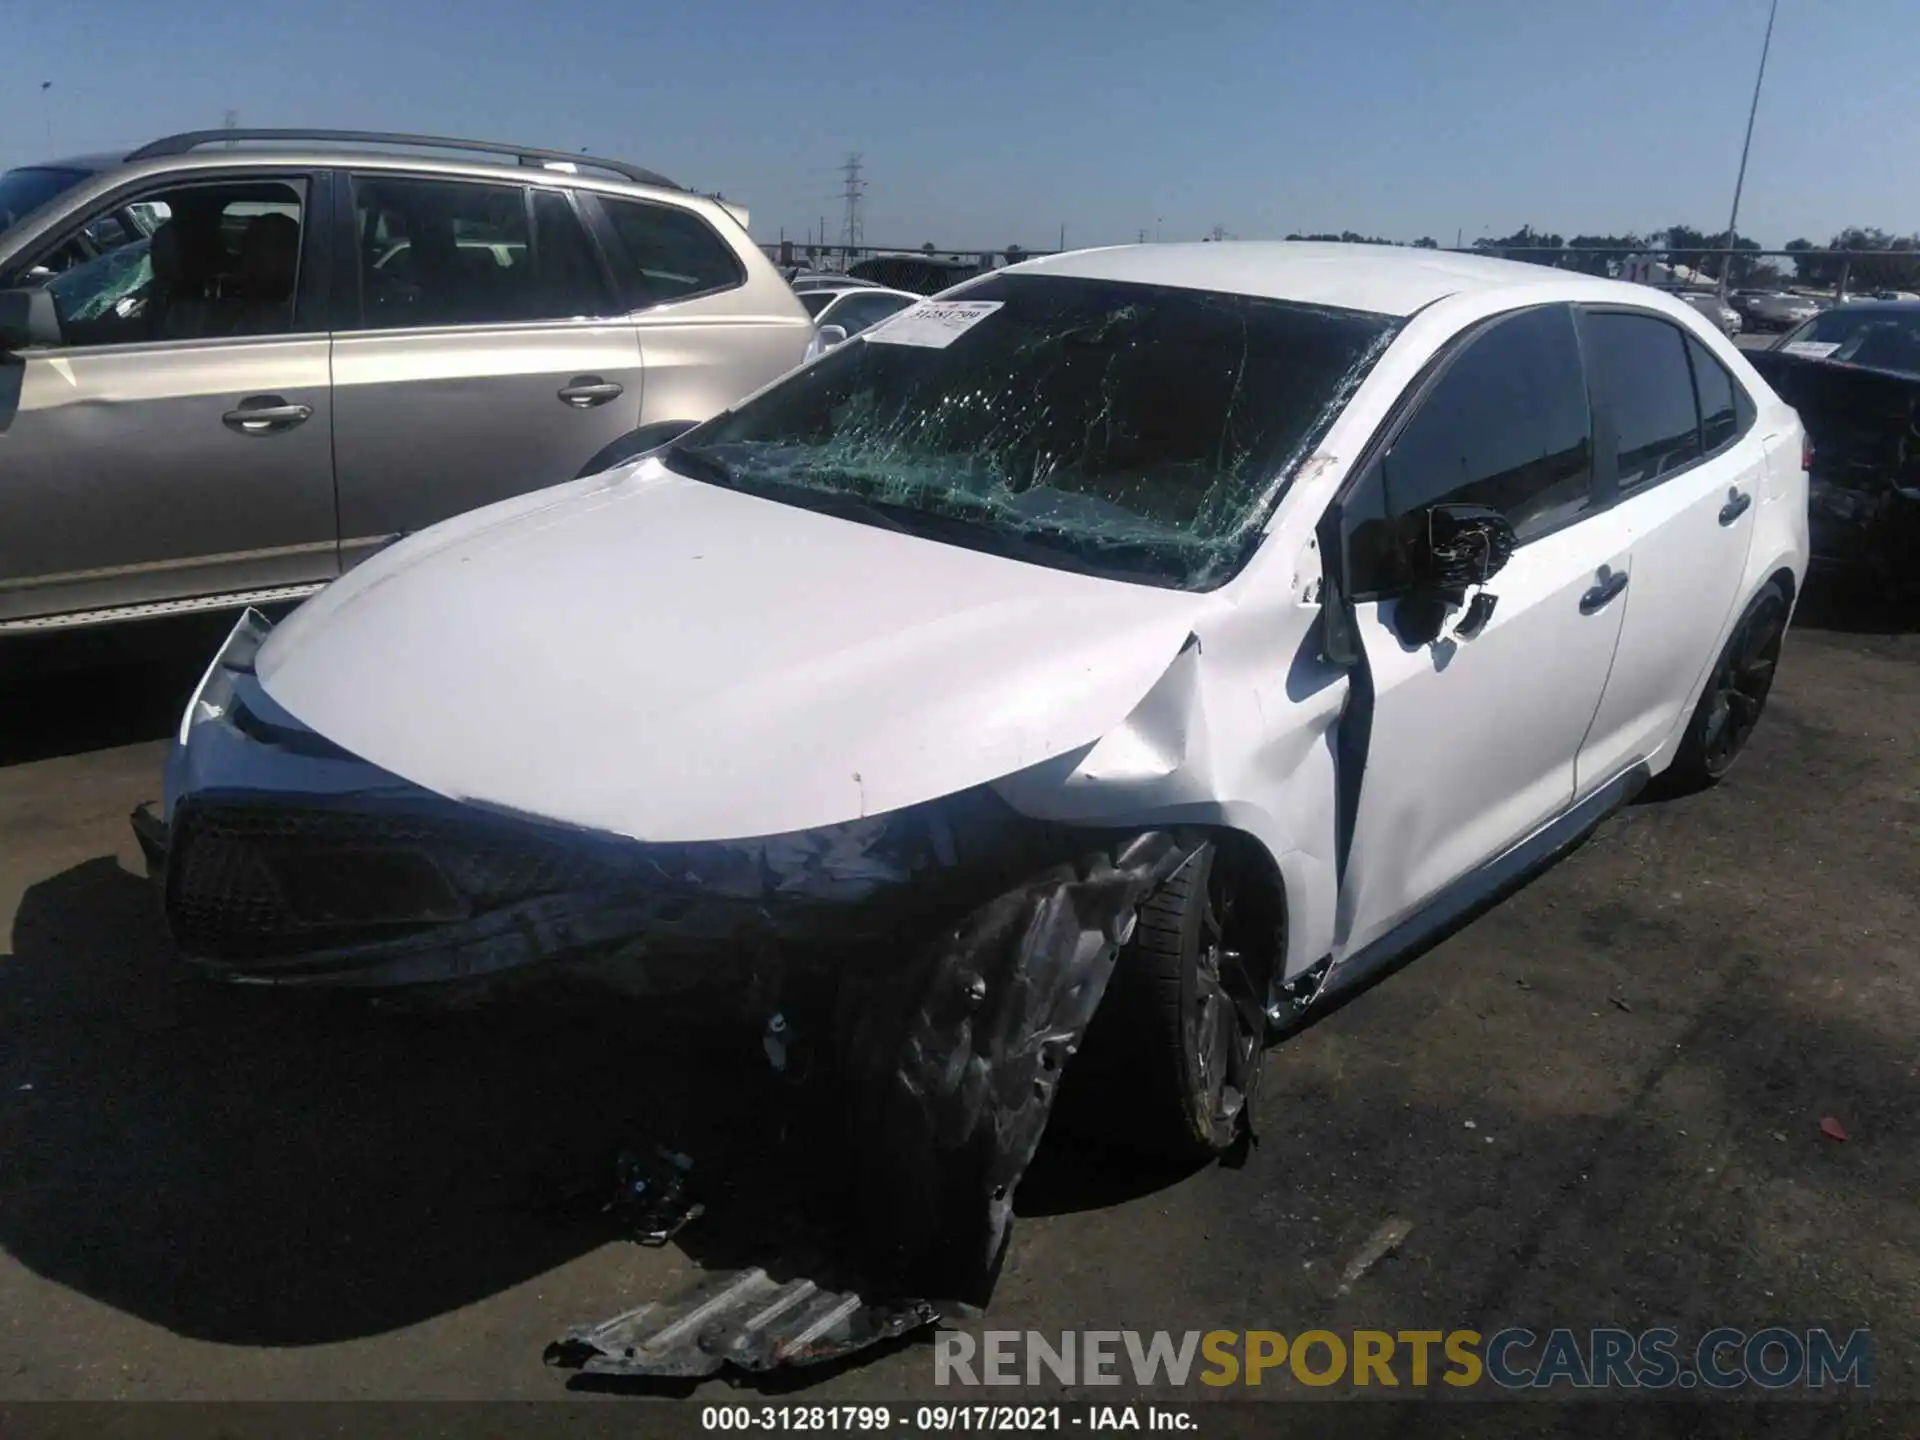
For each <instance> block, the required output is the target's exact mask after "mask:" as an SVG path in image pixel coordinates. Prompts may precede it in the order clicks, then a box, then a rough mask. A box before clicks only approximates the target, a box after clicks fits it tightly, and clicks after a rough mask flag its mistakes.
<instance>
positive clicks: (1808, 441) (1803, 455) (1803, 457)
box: [1800, 430, 1813, 475]
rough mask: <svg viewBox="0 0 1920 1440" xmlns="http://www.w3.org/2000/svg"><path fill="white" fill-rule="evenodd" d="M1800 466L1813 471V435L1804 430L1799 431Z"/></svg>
mask: <svg viewBox="0 0 1920 1440" xmlns="http://www.w3.org/2000/svg"><path fill="white" fill-rule="evenodd" d="M1800 468H1801V469H1802V470H1804V471H1806V472H1807V473H1808V474H1809V475H1811V474H1812V473H1813V436H1811V435H1809V434H1808V433H1807V432H1806V431H1804V430H1802V431H1801V432H1800Z"/></svg>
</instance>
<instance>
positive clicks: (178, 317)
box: [47, 180, 306, 347]
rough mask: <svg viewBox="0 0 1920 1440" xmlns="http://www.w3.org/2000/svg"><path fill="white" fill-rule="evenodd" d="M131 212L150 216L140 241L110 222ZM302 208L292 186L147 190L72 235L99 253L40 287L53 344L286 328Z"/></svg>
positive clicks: (290, 324)
mask: <svg viewBox="0 0 1920 1440" xmlns="http://www.w3.org/2000/svg"><path fill="white" fill-rule="evenodd" d="M132 206H140V207H143V209H142V212H141V213H143V214H147V215H150V216H153V217H155V218H156V219H157V221H158V223H157V224H156V226H155V228H154V229H153V230H152V232H151V233H150V234H140V233H138V232H137V230H136V229H135V228H133V227H130V226H129V225H128V224H127V223H126V222H125V220H124V219H122V218H120V217H121V216H124V215H129V214H131V213H133V212H132ZM305 210H306V206H305V196H304V194H303V187H302V186H300V185H297V184H295V183H293V182H291V181H285V180H245V181H226V182H218V183H212V184H203V185H189V186H179V187H176V188H173V189H169V190H159V191H154V192H151V193H149V194H146V195H143V196H141V197H140V199H138V200H137V201H134V202H131V204H130V205H127V206H123V208H122V210H121V211H119V212H117V213H116V214H115V215H114V216H110V217H95V218H94V219H93V220H91V221H89V222H88V223H87V224H86V225H85V226H83V227H82V229H83V233H84V234H85V235H86V236H87V238H88V240H89V241H90V242H91V243H92V244H93V245H95V246H98V247H101V248H102V249H103V253H101V254H99V255H96V256H94V258H92V259H90V260H84V261H82V262H81V263H79V264H76V265H74V266H73V267H72V268H71V269H67V270H64V271H62V272H61V273H60V274H58V275H56V276H55V277H54V278H53V279H52V280H50V281H48V282H47V289H48V291H49V292H50V293H51V294H52V296H53V305H54V313H55V314H56V315H57V316H58V317H59V319H60V331H61V341H62V343H63V344H65V345H69V346H79V347H87V346H94V345H125V344H134V343H138V342H143V341H152V340H207V339H217V338H229V337H232V338H238V337H241V336H262V335H285V334H288V333H290V332H292V331H294V330H295V329H296V328H298V327H297V326H296V320H295V313H294V304H295V299H296V296H297V295H298V292H299V281H300V253H301V248H302V246H301V242H302V239H303V236H304V233H305V231H304V221H305V218H306V216H305ZM109 247H110V248H109Z"/></svg>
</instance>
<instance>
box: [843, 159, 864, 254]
mask: <svg viewBox="0 0 1920 1440" xmlns="http://www.w3.org/2000/svg"><path fill="white" fill-rule="evenodd" d="M862 163H863V162H862V160H861V157H860V152H859V151H858V150H855V151H852V152H850V153H849V154H848V155H847V159H846V163H845V164H843V165H842V166H841V167H840V174H841V176H842V185H841V190H840V198H841V199H842V200H844V201H845V202H846V210H845V212H844V214H843V215H842V217H841V220H840V243H841V244H842V245H845V246H846V247H847V252H848V255H849V257H851V255H852V252H853V251H855V250H857V249H859V248H860V242H861V239H862V238H863V237H862V234H861V228H862V227H861V224H860V200H861V197H862V196H864V195H865V194H866V192H867V182H866V181H865V180H863V179H861V178H860V167H861V165H862Z"/></svg>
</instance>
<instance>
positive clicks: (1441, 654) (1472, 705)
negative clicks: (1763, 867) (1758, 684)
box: [1336, 305, 1628, 958]
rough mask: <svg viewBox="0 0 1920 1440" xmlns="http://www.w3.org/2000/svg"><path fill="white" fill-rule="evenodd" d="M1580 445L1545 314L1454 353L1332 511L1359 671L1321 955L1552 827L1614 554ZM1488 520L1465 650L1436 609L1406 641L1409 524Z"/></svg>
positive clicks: (1614, 613) (1570, 370) (1579, 388)
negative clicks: (1476, 608) (1468, 507)
mask: <svg viewBox="0 0 1920 1440" xmlns="http://www.w3.org/2000/svg"><path fill="white" fill-rule="evenodd" d="M1592 461H1593V434H1592V423H1591V417H1590V410H1589V403H1588V396H1587V390H1586V385H1585V381H1584V377H1583V373H1582V367H1581V358H1580V350H1579V345H1578V341H1577V337H1576V333H1575V328H1574V322H1573V316H1572V313H1571V312H1570V310H1569V309H1568V308H1567V307H1566V306H1562V305H1555V306H1544V307H1540V308H1536V309H1531V310H1523V311H1519V312H1516V313H1514V314H1510V315H1506V316H1502V317H1499V318H1497V319H1496V320H1494V321H1492V322H1490V323H1488V324H1487V325H1485V326H1484V327H1483V328H1482V329H1481V330H1480V331H1479V332H1478V333H1477V334H1475V335H1473V336H1470V337H1468V338H1467V340H1466V341H1465V342H1464V344H1463V345H1462V346H1461V347H1460V348H1459V349H1458V350H1457V351H1456V352H1455V354H1454V355H1453V356H1452V357H1451V358H1450V359H1449V360H1448V361H1447V362H1446V363H1445V366H1444V368H1442V369H1441V370H1440V371H1439V373H1438V375H1437V376H1436V377H1435V378H1433V379H1432V380H1431V381H1430V382H1429V383H1428V386H1427V388H1426V390H1425V393H1424V395H1422V396H1421V397H1420V398H1418V399H1417V400H1416V402H1415V404H1414V407H1413V409H1412V411H1411V414H1410V417H1409V418H1408V419H1407V420H1406V421H1405V423H1404V425H1403V426H1402V427H1401V428H1400V430H1399V432H1398V434H1397V435H1396V436H1394V437H1393V438H1392V439H1391V441H1390V442H1389V444H1388V445H1387V447H1386V449H1385V452H1384V454H1383V455H1382V456H1381V457H1380V458H1379V459H1378V460H1377V461H1375V462H1373V463H1372V464H1371V465H1369V466H1368V467H1367V469H1366V470H1365V471H1363V472H1362V474H1361V476H1360V478H1359V480H1358V482H1357V484H1356V486H1355V489H1354V490H1353V492H1352V493H1351V494H1350V495H1349V497H1348V498H1347V499H1346V501H1345V502H1343V505H1342V515H1341V523H1342V530H1343V538H1342V544H1343V547H1344V551H1345V555H1346V570H1347V575H1348V579H1347V584H1348V586H1349V588H1350V590H1351V592H1352V594H1353V597H1354V612H1355V618H1356V620H1357V622H1358V630H1359V640H1360V643H1361V646H1362V648H1363V652H1364V653H1363V657H1362V658H1363V664H1362V667H1361V669H1360V671H1359V672H1358V673H1356V676H1355V693H1354V698H1353V700H1352V701H1350V708H1349V713H1348V714H1347V715H1346V716H1345V717H1344V718H1343V720H1342V722H1341V723H1342V728H1343V741H1342V752H1343V753H1342V762H1341V768H1342V785H1343V788H1346V789H1347V790H1348V791H1349V793H1351V791H1352V787H1353V786H1354V785H1355V783H1356V782H1357V787H1358V794H1357V797H1356V798H1355V799H1353V800H1350V801H1349V802H1348V803H1349V804H1350V805H1351V806H1352V807H1353V808H1352V811H1351V814H1352V819H1351V821H1350V825H1349V828H1348V833H1349V835H1350V840H1349V842H1348V844H1347V853H1346V861H1345V864H1344V867H1343V870H1342V875H1341V882H1340V904H1339V915H1338V922H1337V929H1336V956H1337V957H1338V958H1344V957H1345V956H1346V955H1350V954H1352V953H1353V952H1355V951H1357V950H1359V949H1361V948H1362V947H1364V946H1365V945H1367V944H1368V943H1369V942H1370V941H1372V940H1375V939H1377V938H1379V937H1380V936H1381V935H1383V934H1385V933H1386V932H1387V931H1388V930H1390V929H1392V928H1393V927H1394V926H1395V925H1396V924H1398V923H1399V922H1400V921H1401V920H1404V919H1406V918H1408V917H1409V916H1411V915H1412V914H1413V913H1414V912H1416V911H1417V910H1419V909H1420V908H1421V907H1422V906H1424V905H1425V904H1426V903H1427V902H1428V901H1430V900H1432V899H1433V898H1434V897H1435V896H1436V895H1438V894H1439V892H1440V891H1441V890H1443V889H1444V888H1445V887H1446V886H1448V885H1449V884H1451V883H1452V882H1453V881H1455V880H1458V879H1460V878H1461V877H1462V876H1464V875H1466V874H1467V873H1468V872H1470V871H1471V870H1473V869H1475V868H1476V867H1478V866H1479V865H1482V864H1484V863H1485V862H1487V861H1488V860H1491V859H1493V858H1494V857H1495V856H1497V855H1499V854H1500V853H1501V852H1503V851H1504V850H1506V849H1508V848H1509V847H1510V846H1512V845H1514V844H1516V843H1517V842H1519V841H1520V840H1522V839H1524V838H1525V837H1526V836H1527V835H1529V834H1530V833H1531V832H1533V831H1534V830H1536V829H1538V828H1539V827H1540V826H1542V825H1544V824H1546V823H1547V822H1548V821H1550V820H1552V819H1554V818H1555V817H1556V816H1558V815H1559V814H1560V813H1561V812H1562V811H1564V810H1566V809H1567V808H1568V807H1569V806H1570V805H1571V804H1572V802H1573V797H1574V788H1575V780H1574V760H1575V757H1576V756H1577V755H1578V754H1579V751H1580V746H1581V742H1582V740H1583V739H1584V738H1585V736H1586V733H1587V727H1588V726H1589V725H1590V724H1591V722H1592V720H1593V716H1594V712H1595V710H1596V709H1597V707H1598V706H1599V704H1600V697H1601V694H1602V692H1603V690H1604V688H1605V686H1606V681H1607V669H1608V666H1609V665H1610V664H1611V663H1612V660H1613V652H1614V646H1615V643H1616V641H1617V640H1618V638H1619V634H1620V623H1621V607H1620V605H1619V604H1618V601H1617V597H1618V593H1619V587H1620V585H1621V584H1622V583H1623V581H1624V577H1625V574H1626V569H1627V564H1628V555H1627V547H1626V545H1625V544H1624V543H1623V540H1622V537H1621V535H1620V533H1619V529H1618V527H1617V526H1616V525H1615V524H1614V523H1613V522H1612V520H1611V518H1610V517H1609V516H1608V514H1607V513H1606V512H1605V511H1604V510H1603V509H1601V508H1600V507H1599V506H1598V505H1597V504H1596V497H1595V493H1594V484H1593V464H1592ZM1442 502H1465V503H1470V504H1478V505H1487V506H1491V507H1492V508H1494V509H1496V510H1498V511H1500V512H1501V513H1502V514H1503V515H1504V516H1505V517H1506V518H1507V520H1508V521H1509V523H1510V524H1512V526H1513V527H1514V531H1515V534H1516V537H1517V541H1518V544H1517V545H1516V548H1515V549H1514V552H1513V555H1512V558H1511V559H1510V560H1509V561H1508V562H1507V564H1506V566H1505V567H1504V568H1503V569H1501V570H1500V571H1499V573H1497V574H1496V575H1494V576H1493V578H1492V579H1491V581H1490V582H1489V583H1488V584H1487V585H1486V586H1485V590H1486V591H1487V592H1488V593H1490V594H1492V595H1493V596H1495V597H1497V598H1496V599H1495V602H1494V606H1493V611H1492V614H1491V616H1489V617H1488V618H1487V619H1486V621H1485V624H1484V626H1482V627H1481V628H1479V629H1478V630H1477V631H1472V632H1471V633H1468V631H1467V630H1466V629H1464V628H1463V627H1462V623H1461V622H1462V620H1463V618H1464V612H1463V611H1462V610H1461V609H1457V608H1456V609H1455V610H1453V611H1452V613H1451V614H1450V616H1449V617H1448V619H1447V622H1446V624H1445V625H1444V626H1443V628H1442V630H1441V633H1440V635H1439V637H1438V638H1437V639H1434V640H1431V641H1425V642H1422V641H1420V640H1418V639H1415V638H1409V636H1410V635H1417V633H1418V632H1417V629H1416V627H1415V625H1414V624H1413V622H1412V615H1413V607H1414V604H1415V602H1414V600H1413V598H1412V597H1410V596H1409V594H1408V591H1407V586H1406V583H1405V575H1406V568H1405V559H1404V557H1405V554H1406V551H1407V547H1408V541H1409V538H1410V537H1411V536H1412V535H1413V534H1414V533H1415V532H1416V530H1417V529H1418V528H1419V527H1421V526H1423V525H1424V510H1425V508H1426V507H1427V506H1430V505H1434V504H1439V503H1442Z"/></svg>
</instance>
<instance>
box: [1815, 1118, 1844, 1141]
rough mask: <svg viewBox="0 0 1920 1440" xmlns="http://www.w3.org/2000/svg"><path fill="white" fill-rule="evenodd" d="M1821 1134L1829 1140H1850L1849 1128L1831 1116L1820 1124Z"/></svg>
mask: <svg viewBox="0 0 1920 1440" xmlns="http://www.w3.org/2000/svg"><path fill="white" fill-rule="evenodd" d="M1820 1133H1821V1134H1822V1135H1824V1136H1826V1137H1827V1138H1828V1139H1829V1140H1845V1139H1848V1138H1849V1137H1848V1135H1847V1127H1846V1126H1844V1125H1842V1124H1841V1123H1840V1122H1839V1121H1838V1120H1836V1119H1834V1118H1833V1116H1831V1115H1829V1116H1827V1117H1826V1118H1825V1119H1824V1120H1822V1121H1821V1122H1820Z"/></svg>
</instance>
